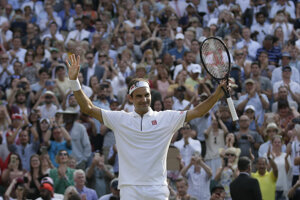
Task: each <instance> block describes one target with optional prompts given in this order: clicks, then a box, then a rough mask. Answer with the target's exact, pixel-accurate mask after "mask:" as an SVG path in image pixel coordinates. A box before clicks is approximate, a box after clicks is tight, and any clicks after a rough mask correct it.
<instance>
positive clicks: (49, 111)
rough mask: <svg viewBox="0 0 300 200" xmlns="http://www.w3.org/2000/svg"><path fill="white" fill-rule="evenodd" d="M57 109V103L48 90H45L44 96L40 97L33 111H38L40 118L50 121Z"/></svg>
mask: <svg viewBox="0 0 300 200" xmlns="http://www.w3.org/2000/svg"><path fill="white" fill-rule="evenodd" d="M42 102H43V103H45V104H44V105H41V106H40V105H39V104H40V103H42ZM58 107H59V102H58V100H57V98H56V96H55V95H54V93H53V92H52V91H50V90H47V91H46V92H45V93H44V94H42V95H41V96H40V98H39V99H38V100H37V102H36V104H35V105H34V106H33V109H39V110H40V112H41V117H42V118H46V119H52V118H53V117H54V116H55V113H56V112H57V110H58Z"/></svg>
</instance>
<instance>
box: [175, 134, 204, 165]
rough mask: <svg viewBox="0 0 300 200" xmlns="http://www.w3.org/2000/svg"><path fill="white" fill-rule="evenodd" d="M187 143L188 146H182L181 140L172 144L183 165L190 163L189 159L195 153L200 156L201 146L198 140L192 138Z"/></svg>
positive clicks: (182, 141)
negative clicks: (176, 149)
mask: <svg viewBox="0 0 300 200" xmlns="http://www.w3.org/2000/svg"><path fill="white" fill-rule="evenodd" d="M188 141H189V144H187V145H184V139H183V138H182V139H181V140H179V141H177V142H174V146H175V147H176V148H178V149H179V151H180V155H181V157H182V160H183V162H184V163H185V165H187V164H189V163H190V161H191V158H192V156H193V154H194V153H195V152H198V153H199V154H201V144H200V142H199V140H194V139H192V138H189V139H188Z"/></svg>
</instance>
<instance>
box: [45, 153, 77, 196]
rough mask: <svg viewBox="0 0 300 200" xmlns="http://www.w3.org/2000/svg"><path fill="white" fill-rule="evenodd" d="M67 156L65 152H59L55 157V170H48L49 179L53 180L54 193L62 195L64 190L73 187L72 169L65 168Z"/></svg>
mask: <svg viewBox="0 0 300 200" xmlns="http://www.w3.org/2000/svg"><path fill="white" fill-rule="evenodd" d="M68 159H69V154H68V152H67V151H66V150H60V151H59V152H58V154H57V155H56V162H57V164H58V167H57V168H54V169H51V170H50V173H49V175H50V177H51V178H52V179H53V188H54V191H55V193H58V194H64V192H65V190H66V188H67V187H68V186H70V185H74V179H73V173H74V171H75V170H74V169H70V168H69V167H67V163H68Z"/></svg>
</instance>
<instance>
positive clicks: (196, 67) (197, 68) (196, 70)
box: [190, 64, 201, 74]
mask: <svg viewBox="0 0 300 200" xmlns="http://www.w3.org/2000/svg"><path fill="white" fill-rule="evenodd" d="M190 67H191V72H192V73H199V74H200V73H201V67H200V65H199V64H191V65H190Z"/></svg>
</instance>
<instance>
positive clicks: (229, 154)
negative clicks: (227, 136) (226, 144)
mask: <svg viewBox="0 0 300 200" xmlns="http://www.w3.org/2000/svg"><path fill="white" fill-rule="evenodd" d="M225 156H231V157H234V156H235V154H233V153H226V154H225Z"/></svg>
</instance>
